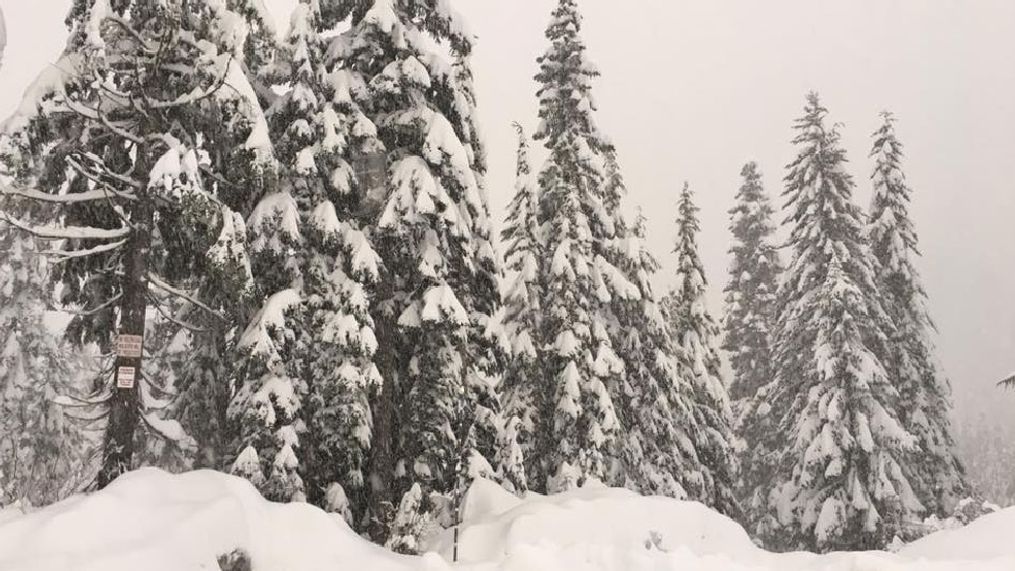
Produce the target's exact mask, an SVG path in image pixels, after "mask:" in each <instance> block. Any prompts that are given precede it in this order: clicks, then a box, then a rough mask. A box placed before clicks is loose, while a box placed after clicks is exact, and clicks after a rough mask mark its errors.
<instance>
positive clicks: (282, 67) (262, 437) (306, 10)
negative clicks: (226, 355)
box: [233, 2, 380, 523]
mask: <svg viewBox="0 0 1015 571" xmlns="http://www.w3.org/2000/svg"><path fill="white" fill-rule="evenodd" d="M324 31H326V30H325V29H323V28H322V24H321V15H320V13H319V11H318V8H317V4H316V3H315V2H301V3H300V4H299V5H298V6H297V7H296V9H295V11H294V13H293V15H292V21H291V25H290V31H289V33H288V35H287V37H286V39H285V41H284V42H283V45H282V46H281V49H280V54H279V58H278V64H277V65H276V66H275V68H274V69H272V70H271V72H270V74H271V75H273V76H274V81H275V82H277V83H281V84H285V85H289V86H291V90H290V91H288V92H287V93H286V94H285V95H284V96H282V97H280V98H279V99H278V100H277V101H276V102H275V103H274V104H273V106H272V107H271V109H269V112H268V122H269V126H270V128H271V133H272V139H273V141H274V144H275V149H276V152H277V155H278V159H279V162H280V165H281V172H280V185H279V188H278V189H277V191H276V192H274V193H271V194H268V195H267V196H265V197H264V198H263V200H262V201H261V202H260V203H259V204H258V206H257V207H256V208H255V210H254V213H253V214H252V216H251V234H252V239H253V242H252V248H251V249H252V253H253V263H254V266H255V268H258V269H259V271H257V275H258V276H259V278H260V279H259V282H260V286H261V288H262V289H263V290H264V291H267V292H271V293H270V295H269V297H267V300H266V302H265V304H264V306H263V307H262V310H261V312H260V313H259V314H258V315H257V316H256V317H255V319H254V321H253V322H252V323H251V326H250V328H248V330H247V333H246V334H245V335H244V338H243V340H242V341H241V346H242V348H243V349H245V350H246V360H245V362H244V364H243V367H244V368H245V372H246V374H245V375H244V385H243V388H242V389H241V390H240V391H239V392H238V394H237V397H236V399H235V400H234V403H233V405H234V410H235V411H236V414H237V416H238V418H239V420H240V422H241V424H242V425H243V426H244V428H243V441H242V443H241V447H242V448H243V452H242V453H241V454H240V456H238V462H237V463H236V464H235V465H234V470H235V471H237V472H239V473H243V474H244V475H250V476H251V477H252V479H254V480H257V481H260V482H262V484H261V486H262V489H263V490H265V492H266V493H267V495H268V496H269V497H272V498H275V499H281V500H290V499H297V498H302V497H304V496H305V497H306V498H307V499H308V500H309V501H311V502H313V503H315V504H316V505H318V506H320V507H322V508H325V509H328V510H331V511H335V512H337V513H341V514H344V515H347V516H348V517H350V518H353V517H355V518H358V517H359V516H361V515H362V513H363V509H364V508H365V483H366V477H365V467H366V460H367V457H368V453H369V449H370V441H371V431H372V426H371V424H372V419H371V411H370V406H369V396H370V393H371V391H373V390H374V388H375V387H376V386H378V385H379V383H380V377H379V373H378V371H377V368H376V367H375V366H374V364H373V360H372V357H373V354H374V351H375V350H376V348H377V341H376V338H375V335H374V332H373V322H372V320H371V318H370V315H369V297H368V288H369V287H370V285H371V284H372V283H373V282H374V281H375V280H376V279H377V276H378V272H379V267H378V263H379V260H378V257H377V255H376V254H375V253H374V252H373V249H372V247H371V245H370V243H369V241H368V240H367V238H366V235H365V234H364V233H363V232H362V230H361V228H360V226H359V221H358V220H357V218H356V216H355V209H356V208H358V198H357V194H356V192H357V190H358V188H357V182H356V180H355V177H354V175H353V170H352V166H351V164H350V160H351V154H352V153H351V143H350V140H349V139H350V138H351V137H348V135H347V132H348V131H351V129H350V128H349V116H350V113H351V111H352V109H351V108H350V107H348V106H347V105H336V104H334V103H333V102H334V101H335V97H334V95H335V91H336V87H335V84H334V81H333V76H330V75H329V74H327V73H326V70H325V68H324V48H325V46H324V39H323V37H322V34H323V32H324ZM255 457H256V458H257V459H258V462H257V464H258V465H256V466H255V465H254V464H253V463H252V461H253V459H254V458H255ZM350 523H353V522H350Z"/></svg>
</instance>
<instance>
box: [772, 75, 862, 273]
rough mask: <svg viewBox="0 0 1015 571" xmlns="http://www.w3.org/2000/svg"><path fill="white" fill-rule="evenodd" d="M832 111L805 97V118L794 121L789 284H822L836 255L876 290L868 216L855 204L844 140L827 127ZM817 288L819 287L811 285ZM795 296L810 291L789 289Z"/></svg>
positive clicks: (789, 182)
mask: <svg viewBox="0 0 1015 571" xmlns="http://www.w3.org/2000/svg"><path fill="white" fill-rule="evenodd" d="M827 114H828V110H827V109H825V108H824V107H823V106H822V105H821V101H820V98H819V97H818V94H817V93H814V92H811V93H809V94H808V95H807V104H806V106H805V108H804V116H803V117H801V118H799V119H797V120H796V124H795V125H794V129H795V130H796V131H797V136H796V137H795V138H794V139H793V143H794V144H795V145H798V147H799V149H800V150H799V154H798V155H797V158H796V159H795V160H794V161H793V162H792V163H790V165H789V166H788V167H787V168H788V170H789V172H788V173H787V174H786V176H785V179H784V180H785V182H786V189H785V191H783V196H784V197H786V203H785V206H784V209H785V210H786V211H787V218H786V223H790V224H791V225H792V228H793V229H792V233H791V235H790V240H789V243H790V245H792V246H793V247H794V252H795V257H794V259H793V262H792V265H791V271H790V272H789V280H790V281H791V282H794V281H795V280H804V281H808V280H812V279H819V280H820V279H821V278H822V277H823V276H824V275H826V273H827V269H828V264H829V262H830V258H831V256H832V254H833V252H834V253H835V254H836V255H838V256H839V260H840V262H841V263H842V266H843V269H844V271H846V272H847V273H849V274H850V275H851V276H852V278H853V279H854V280H856V281H857V282H858V283H860V284H862V287H868V286H870V287H873V282H872V279H873V277H872V276H871V273H870V265H869V263H868V260H867V252H866V246H865V241H864V230H863V220H864V214H863V212H862V211H861V209H860V208H859V207H857V206H856V205H855V204H854V203H853V201H852V197H853V188H854V182H853V178H852V177H851V176H850V175H849V173H847V172H846V168H845V167H846V162H847V159H846V151H845V149H843V148H842V146H841V144H840V138H841V137H840V134H839V132H838V131H837V130H836V129H835V128H834V127H833V128H831V129H829V128H826V126H825V117H826V115H827ZM810 285H811V286H813V287H818V284H816V283H811V284H810ZM789 287H790V288H791V289H792V290H794V291H804V290H805V289H807V286H805V285H804V284H803V283H790V284H789Z"/></svg>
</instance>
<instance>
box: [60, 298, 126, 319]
mask: <svg viewBox="0 0 1015 571" xmlns="http://www.w3.org/2000/svg"><path fill="white" fill-rule="evenodd" d="M121 299H123V294H122V293H120V294H116V295H114V296H113V297H112V298H111V299H109V300H108V301H106V302H104V303H102V304H100V305H98V306H96V307H93V308H91V309H84V310H79V309H64V310H63V311H64V312H66V313H68V314H70V315H76V316H78V317H88V316H91V315H95V314H96V313H99V312H100V311H102V310H104V309H106V308H108V307H110V306H112V305H113V304H115V303H116V302H118V301H120V300H121Z"/></svg>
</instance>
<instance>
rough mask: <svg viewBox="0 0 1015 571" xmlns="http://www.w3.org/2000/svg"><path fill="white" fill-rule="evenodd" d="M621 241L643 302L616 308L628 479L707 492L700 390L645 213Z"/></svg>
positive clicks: (648, 487)
mask: <svg viewBox="0 0 1015 571" xmlns="http://www.w3.org/2000/svg"><path fill="white" fill-rule="evenodd" d="M607 170H608V171H609V172H613V173H614V177H613V178H614V179H615V183H617V184H621V185H622V180H621V179H620V178H619V170H617V169H615V168H614V167H609V165H608V169H607ZM618 247H619V252H618V253H620V254H621V261H620V262H619V263H618V267H620V268H621V269H623V271H624V272H625V273H626V274H627V275H630V276H632V277H633V278H634V279H635V283H636V284H637V285H638V289H639V291H640V292H641V296H640V298H639V299H638V300H635V301H623V302H621V303H619V304H617V307H616V308H615V312H616V317H617V326H618V333H619V335H620V345H619V346H620V355H621V358H622V359H623V360H624V362H625V364H626V367H625V376H624V383H623V384H622V386H621V387H620V389H621V390H620V396H619V399H618V400H619V401H620V403H621V406H620V407H619V409H620V414H619V416H620V418H621V424H622V426H623V429H624V433H623V436H622V437H621V439H619V442H618V446H619V447H620V448H621V450H622V458H623V464H624V478H625V481H624V485H625V486H627V487H629V488H632V489H635V490H638V491H639V492H641V493H644V494H652V495H661V496H669V497H674V498H681V499H683V498H686V497H688V495H689V494H695V495H696V496H697V497H701V496H700V492H701V491H702V490H703V489H704V487H705V482H706V479H707V476H706V470H705V468H704V466H702V464H701V460H700V458H699V457H698V450H697V448H696V445H695V442H694V434H695V433H696V432H697V425H696V422H695V419H694V390H693V388H692V387H691V384H690V382H689V381H688V377H687V375H685V374H684V373H685V369H684V367H682V361H681V357H680V356H679V354H678V352H676V351H675V348H674V347H673V342H672V340H671V338H670V336H669V331H668V329H667V322H666V318H665V317H664V315H663V312H662V308H661V303H660V302H657V301H656V297H655V292H654V291H653V289H652V283H651V282H652V277H653V275H654V274H655V273H656V272H657V271H658V270H659V263H658V262H657V261H656V259H655V258H654V257H653V256H652V254H651V253H649V251H648V249H647V248H646V245H645V219H644V217H643V216H641V215H640V214H639V216H638V218H637V220H636V221H635V224H634V227H633V228H632V229H631V231H630V233H629V235H628V236H627V238H626V239H624V240H623V241H622V242H621V243H619V244H618Z"/></svg>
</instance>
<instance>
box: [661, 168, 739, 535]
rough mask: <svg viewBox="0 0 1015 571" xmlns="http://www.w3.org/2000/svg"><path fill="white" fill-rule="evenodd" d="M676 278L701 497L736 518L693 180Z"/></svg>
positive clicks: (674, 297) (727, 414)
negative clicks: (701, 478)
mask: <svg viewBox="0 0 1015 571" xmlns="http://www.w3.org/2000/svg"><path fill="white" fill-rule="evenodd" d="M677 209H678V213H679V214H678V217H677V244H676V247H675V248H674V253H676V254H677V283H676V286H675V287H674V290H673V291H672V292H671V293H670V295H669V296H668V297H667V299H666V301H665V306H664V307H665V308H666V311H667V314H668V317H669V320H670V323H669V329H670V335H671V336H672V338H673V343H674V344H675V345H676V348H677V351H679V354H680V355H681V357H682V358H683V364H684V367H685V370H684V374H686V375H687V376H688V377H689V378H690V380H691V384H692V387H693V390H694V393H693V394H694V400H693V411H692V414H693V415H694V419H695V422H696V428H697V429H696V431H695V434H694V439H695V447H696V449H697V453H698V457H699V459H700V460H701V463H702V464H703V465H704V467H705V471H706V474H705V478H704V481H703V485H702V487H701V488H700V490H699V491H698V493H699V494H700V495H699V496H698V499H700V500H701V501H702V502H704V503H705V504H707V505H709V506H712V507H714V508H715V509H717V510H719V511H721V512H722V513H725V514H727V515H730V516H731V517H737V516H738V515H739V507H738V505H737V501H736V499H735V497H734V495H733V485H734V478H735V476H736V464H735V459H734V456H733V448H732V443H733V432H732V429H731V427H730V422H731V417H732V412H731V410H730V401H729V394H728V393H727V391H726V386H725V385H724V384H723V381H722V377H721V366H722V363H721V361H720V360H719V352H718V348H717V337H718V333H719V331H718V326H717V325H716V324H715V321H714V320H713V319H712V316H711V314H710V313H709V312H708V309H707V306H706V299H705V294H706V288H707V286H708V281H707V280H706V278H705V270H704V267H703V266H702V262H701V256H700V254H699V252H698V241H697V234H698V232H699V231H700V226H699V223H698V210H699V209H698V207H697V206H696V205H695V204H694V199H693V194H692V193H691V188H690V185H689V184H687V183H686V182H685V183H684V187H683V190H682V191H681V193H680V199H679V201H678V203H677Z"/></svg>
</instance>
